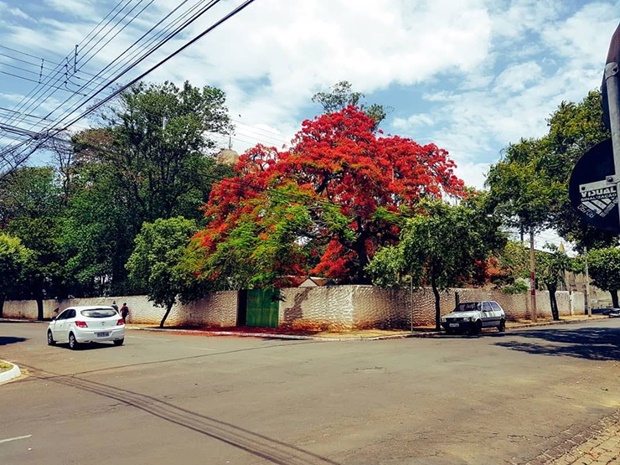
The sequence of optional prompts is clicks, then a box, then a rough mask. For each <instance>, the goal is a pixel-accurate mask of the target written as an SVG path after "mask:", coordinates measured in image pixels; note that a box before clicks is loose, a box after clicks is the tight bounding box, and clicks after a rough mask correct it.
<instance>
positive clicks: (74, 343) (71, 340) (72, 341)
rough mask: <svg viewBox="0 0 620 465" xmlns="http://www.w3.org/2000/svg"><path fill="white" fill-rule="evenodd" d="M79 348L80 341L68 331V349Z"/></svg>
mask: <svg viewBox="0 0 620 465" xmlns="http://www.w3.org/2000/svg"><path fill="white" fill-rule="evenodd" d="M79 348H80V343H79V342H78V341H77V340H76V339H75V336H74V334H73V333H69V349H71V350H77V349H79Z"/></svg>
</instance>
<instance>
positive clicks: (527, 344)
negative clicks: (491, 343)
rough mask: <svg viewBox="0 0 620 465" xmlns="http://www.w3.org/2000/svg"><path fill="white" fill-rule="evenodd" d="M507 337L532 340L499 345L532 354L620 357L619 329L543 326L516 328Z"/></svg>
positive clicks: (599, 357)
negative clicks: (520, 329) (529, 329)
mask: <svg viewBox="0 0 620 465" xmlns="http://www.w3.org/2000/svg"><path fill="white" fill-rule="evenodd" d="M506 336H511V337H515V336H516V337H517V338H525V339H529V341H518V340H516V341H515V340H512V341H502V342H498V343H497V344H496V345H498V346H500V347H506V348H508V349H513V350H519V351H521V352H527V353H529V354H539V355H553V356H563V357H576V358H583V359H587V360H620V329H618V328H581V329H555V328H554V329H542V330H536V331H518V332H517V331H515V332H511V333H510V334H506Z"/></svg>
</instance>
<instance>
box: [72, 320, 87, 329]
mask: <svg viewBox="0 0 620 465" xmlns="http://www.w3.org/2000/svg"><path fill="white" fill-rule="evenodd" d="M75 326H77V327H78V328H88V325H87V324H86V322H85V321H76V322H75Z"/></svg>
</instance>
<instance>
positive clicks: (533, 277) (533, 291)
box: [530, 226, 538, 322]
mask: <svg viewBox="0 0 620 465" xmlns="http://www.w3.org/2000/svg"><path fill="white" fill-rule="evenodd" d="M535 270H536V258H535V255H534V228H533V227H531V226H530V302H531V306H530V308H531V310H532V314H531V318H532V321H533V322H536V321H538V315H537V314H536V313H537V312H536V271H535Z"/></svg>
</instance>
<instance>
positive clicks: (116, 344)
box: [114, 339, 125, 346]
mask: <svg viewBox="0 0 620 465" xmlns="http://www.w3.org/2000/svg"><path fill="white" fill-rule="evenodd" d="M123 342H125V339H115V340H114V345H115V346H122V345H123Z"/></svg>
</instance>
